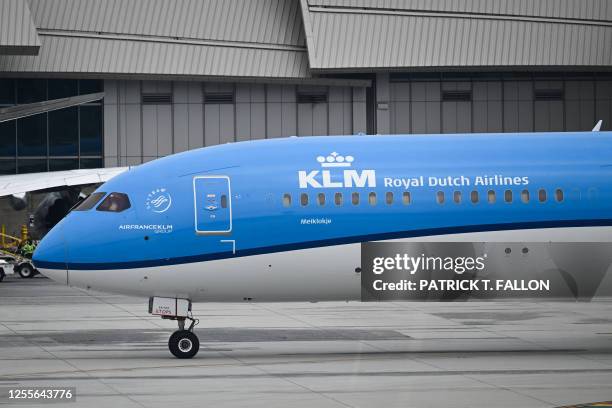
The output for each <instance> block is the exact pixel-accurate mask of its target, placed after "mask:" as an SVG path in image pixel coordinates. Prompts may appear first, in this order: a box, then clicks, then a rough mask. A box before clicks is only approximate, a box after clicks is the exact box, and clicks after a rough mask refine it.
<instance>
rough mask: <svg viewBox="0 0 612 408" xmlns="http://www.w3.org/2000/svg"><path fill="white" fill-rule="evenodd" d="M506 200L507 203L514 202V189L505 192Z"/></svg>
mask: <svg viewBox="0 0 612 408" xmlns="http://www.w3.org/2000/svg"><path fill="white" fill-rule="evenodd" d="M504 201H505V202H507V203H511V202H512V190H506V191H505V192H504Z"/></svg>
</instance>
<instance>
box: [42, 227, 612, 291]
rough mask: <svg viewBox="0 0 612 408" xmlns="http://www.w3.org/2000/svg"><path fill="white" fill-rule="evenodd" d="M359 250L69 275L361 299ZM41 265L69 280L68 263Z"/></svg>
mask: <svg viewBox="0 0 612 408" xmlns="http://www.w3.org/2000/svg"><path fill="white" fill-rule="evenodd" d="M390 242H612V227H577V228H547V229H530V230H516V231H488V232H474V233H465V234H453V235H437V236H428V237H417V238H409V239H398V240H393V241H390ZM236 246H237V248H238V249H239V248H240V242H237V243H236ZM360 250H361V247H360V244H347V245H336V246H329V247H321V248H310V249H301V250H294V251H286V252H277V253H270V254H261V255H253V256H245V257H236V258H227V259H222V260H215V261H206V262H196V263H188V264H178V265H168V266H158V267H148V268H134V269H119V270H71V271H70V272H69V276H68V279H69V284H70V285H71V286H77V287H81V288H85V289H95V290H101V291H107V292H113V293H123V294H127V295H137V296H147V297H148V296H169V297H181V298H183V297H184V298H189V299H191V300H194V301H215V302H219V301H221V302H223V301H227V302H241V301H244V300H246V299H253V300H257V301H323V300H357V299H360V293H361V277H360V274H359V273H356V272H355V268H357V267H360V266H361V265H360V263H361V251H360ZM41 273H43V274H45V275H47V276H49V277H51V278H52V279H55V280H57V281H58V282H61V283H63V284H65V283H66V272H65V271H53V270H44V269H43V270H41Z"/></svg>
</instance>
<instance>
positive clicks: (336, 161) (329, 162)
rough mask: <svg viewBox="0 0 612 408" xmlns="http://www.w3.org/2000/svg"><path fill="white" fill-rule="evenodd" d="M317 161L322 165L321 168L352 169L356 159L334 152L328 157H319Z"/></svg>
mask: <svg viewBox="0 0 612 408" xmlns="http://www.w3.org/2000/svg"><path fill="white" fill-rule="evenodd" d="M317 161H318V162H319V163H321V167H350V166H351V163H353V161H355V158H354V157H353V156H341V155H339V154H338V153H336V152H333V153H331V154H330V155H329V156H327V157H324V156H317Z"/></svg>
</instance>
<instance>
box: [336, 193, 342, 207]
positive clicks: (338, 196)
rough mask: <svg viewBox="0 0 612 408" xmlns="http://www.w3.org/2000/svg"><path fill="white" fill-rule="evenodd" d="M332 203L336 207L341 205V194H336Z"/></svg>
mask: <svg viewBox="0 0 612 408" xmlns="http://www.w3.org/2000/svg"><path fill="white" fill-rule="evenodd" d="M334 202H335V203H336V205H342V193H336V194H335V195H334Z"/></svg>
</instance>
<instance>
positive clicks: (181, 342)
mask: <svg viewBox="0 0 612 408" xmlns="http://www.w3.org/2000/svg"><path fill="white" fill-rule="evenodd" d="M185 319H189V320H191V324H190V325H189V328H188V329H187V330H185ZM176 320H177V322H178V327H179V329H178V330H177V331H175V332H174V333H172V336H170V339H169V340H168V348H169V349H170V352H171V353H172V355H174V357H176V358H192V357H193V356H195V355H196V354H198V350H200V340H199V339H198V336H196V335H195V334H194V333H193V327H194V326H195V325H196V324H197V322H198V321H197V320H196V319H194V318H193V317H191V316H188V317H177V318H176Z"/></svg>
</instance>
